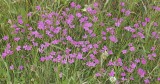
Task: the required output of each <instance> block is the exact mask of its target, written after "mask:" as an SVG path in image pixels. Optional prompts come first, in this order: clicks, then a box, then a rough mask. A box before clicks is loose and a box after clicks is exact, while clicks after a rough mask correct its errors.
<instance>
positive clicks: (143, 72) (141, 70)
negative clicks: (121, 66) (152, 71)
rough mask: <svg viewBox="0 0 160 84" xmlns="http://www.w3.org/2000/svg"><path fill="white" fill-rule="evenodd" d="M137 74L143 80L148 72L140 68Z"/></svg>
mask: <svg viewBox="0 0 160 84" xmlns="http://www.w3.org/2000/svg"><path fill="white" fill-rule="evenodd" d="M137 73H138V74H139V76H140V77H141V78H143V77H144V76H145V74H146V71H145V70H143V69H142V68H139V69H138V70H137Z"/></svg>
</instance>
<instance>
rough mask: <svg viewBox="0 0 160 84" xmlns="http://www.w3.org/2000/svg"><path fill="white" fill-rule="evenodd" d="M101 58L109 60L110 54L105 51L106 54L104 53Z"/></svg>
mask: <svg viewBox="0 0 160 84" xmlns="http://www.w3.org/2000/svg"><path fill="white" fill-rule="evenodd" d="M101 57H102V59H104V60H105V59H107V57H108V52H107V51H105V52H104V53H102V55H101Z"/></svg>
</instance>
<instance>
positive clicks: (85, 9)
mask: <svg viewBox="0 0 160 84" xmlns="http://www.w3.org/2000/svg"><path fill="white" fill-rule="evenodd" d="M84 6H85V7H84V8H83V9H82V11H87V8H88V7H89V6H90V5H84Z"/></svg>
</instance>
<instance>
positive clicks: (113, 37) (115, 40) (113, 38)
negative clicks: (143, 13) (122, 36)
mask: <svg viewBox="0 0 160 84" xmlns="http://www.w3.org/2000/svg"><path fill="white" fill-rule="evenodd" d="M109 39H110V41H112V42H114V43H117V42H118V39H117V38H116V37H115V36H114V35H112V36H109Z"/></svg>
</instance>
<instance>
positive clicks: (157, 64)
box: [0, 0, 160, 84]
mask: <svg viewBox="0 0 160 84" xmlns="http://www.w3.org/2000/svg"><path fill="white" fill-rule="evenodd" d="M71 2H75V3H76V4H80V5H81V9H75V8H74V7H73V8H71ZM95 2H97V3H98V7H97V8H96V7H95V10H96V13H95V14H90V11H83V10H82V9H83V8H85V5H90V6H91V7H93V4H94V3H95ZM121 2H124V3H125V6H120V3H121ZM37 6H40V10H38V9H36V7H37ZM152 6H160V2H158V0H0V11H1V12H0V56H1V58H0V84H112V83H113V84H115V83H116V84H119V83H120V84H121V83H122V84H148V83H149V82H150V84H159V83H160V69H159V68H160V58H159V57H160V53H159V52H160V40H159V39H160V34H159V33H160V28H159V27H160V25H159V24H160V23H159V22H160V18H159V17H160V11H157V10H154V9H153V8H152ZM88 7H89V6H88ZM66 8H69V9H70V10H69V11H68V12H67V14H68V15H70V14H73V15H74V20H73V21H72V24H73V25H74V26H75V28H70V26H69V25H68V24H67V21H66V19H67V16H66V17H63V18H62V20H61V21H63V19H65V20H64V22H61V21H60V24H59V25H58V26H60V27H61V28H62V29H63V30H65V29H67V35H63V31H62V30H61V31H60V32H59V33H58V34H54V36H53V37H49V35H47V34H46V30H47V29H45V30H43V29H42V30H41V29H39V25H38V23H39V21H45V19H44V18H43V17H41V16H43V14H44V17H45V14H46V16H47V15H49V13H51V12H56V13H57V14H59V15H62V13H63V12H64V11H65V10H66ZM122 8H124V9H126V10H129V11H130V14H129V15H125V13H122V12H121V9H122ZM29 12H31V13H32V15H31V16H30V17H28V16H27V14H28V13H29ZM77 12H80V13H81V14H82V16H86V17H88V21H86V22H84V23H80V22H79V19H80V18H78V17H76V13H77ZM109 13H111V16H109V15H108V16H107V14H109ZM17 16H21V17H22V20H23V24H20V22H18V21H17V20H20V19H21V18H17ZM94 16H96V17H97V18H98V20H97V21H95V22H94V21H93V18H94ZM52 18H53V21H54V22H56V20H59V16H57V17H56V15H55V16H54V17H52ZM114 18H116V19H118V20H113V19H114ZM120 18H122V19H123V21H122V22H120V23H119V24H120V26H116V25H115V23H116V22H119V19H120ZM147 18H149V19H150V20H149V22H146V25H145V26H143V22H145V19H147ZM9 21H11V22H9ZM65 21H66V22H65ZM87 22H90V23H91V24H92V25H91V28H90V29H91V30H93V33H92V34H96V36H95V37H92V36H91V34H89V33H88V31H85V27H84V26H83V25H84V24H85V23H87ZM155 22H157V23H158V26H156V23H155ZM46 23H47V22H46ZM101 23H102V24H103V25H104V26H103V25H101ZM136 23H138V24H139V27H138V28H135V27H134V25H135V24H136ZM14 24H16V25H17V26H18V27H16V28H20V29H22V31H23V29H24V30H25V31H24V32H21V31H18V30H17V31H18V33H15V30H16V28H14V27H13V25H14ZM26 24H29V26H26ZM40 26H41V25H40ZM52 26H53V27H54V28H56V27H57V25H56V23H52ZM87 26H88V25H87ZM129 26H130V27H131V28H132V29H135V30H136V31H135V32H132V29H130V30H129V29H128V28H129ZM29 27H32V28H33V29H32V30H33V31H34V30H36V31H38V32H39V33H40V34H41V35H43V38H37V37H34V35H32V34H31V33H32V30H28V29H29ZM125 27H127V29H128V31H127V29H124V28H125ZM106 28H113V29H111V30H108V32H107V31H106ZM54 31H56V30H54ZM103 31H105V32H106V34H105V35H102V32H103ZM138 32H139V33H140V34H139V36H138V37H135V38H133V37H132V35H133V34H135V33H138ZM153 32H157V33H156V35H159V36H157V37H156V36H154V35H153V34H152V33H153ZM85 34H87V35H88V37H87V38H86V39H85V38H83V35H85ZM137 35H138V34H137ZM4 36H8V37H9V39H7V40H4ZM37 36H39V35H37ZM67 36H71V37H72V39H74V41H77V42H78V41H83V43H82V45H79V46H81V47H76V45H74V41H72V40H70V39H69V38H67ZM110 36H115V38H114V37H113V38H112V39H110V38H109V37H110ZM143 36H145V37H144V38H143ZM15 37H20V40H19V41H14V40H13V39H14V38H15ZM105 37H106V40H105V39H104V38H105ZM33 39H34V41H32V40H33ZM60 39H64V40H61V42H60V43H58V44H54V43H51V42H52V41H53V40H60ZM67 39H69V40H67ZM116 40H117V41H116ZM86 41H89V42H90V43H89V44H91V45H92V47H93V44H97V45H98V48H91V49H90V50H88V51H86V52H84V51H83V50H82V49H83V48H84V49H86V48H87V49H88V47H86V46H90V45H89V44H86V45H85V42H86ZM99 41H100V42H99ZM32 42H37V43H38V46H34V44H33V43H32ZM45 42H48V43H50V44H49V46H48V47H46V45H47V43H46V44H45ZM63 42H65V43H66V44H63ZM72 42H73V43H72ZM9 43H10V44H9ZM131 43H132V44H131ZM42 44H43V46H44V47H46V48H44V52H43V53H41V52H40V46H42ZM7 45H8V46H11V48H9V49H8V48H6V47H7ZM25 45H31V46H32V48H31V50H27V49H29V47H28V46H26V47H27V48H24V46H25ZM17 46H21V50H20V51H17V50H16V48H17ZM82 46H83V47H82ZM105 46H107V49H104V47H105ZM67 48H69V49H71V51H70V53H69V54H67V51H68V50H67ZM132 48H135V49H132ZM151 48H155V50H154V49H153V50H152V49H151ZM5 49H6V50H11V52H12V51H13V53H11V55H7V56H5V57H3V53H4V52H5ZM94 50H96V51H97V52H98V53H97V54H94ZM123 50H127V53H126V54H124V53H122V51H123ZM52 51H55V52H56V55H55V56H52V57H53V58H57V59H58V57H56V56H57V55H61V56H62V57H63V58H65V57H66V59H67V63H65V59H61V60H60V62H53V58H48V60H47V57H49V56H50V53H51V52H52ZM104 51H106V53H105V52H104ZM9 52H10V51H9ZM77 53H81V54H83V58H82V59H80V58H78V57H77V58H73V59H74V62H73V63H69V62H68V60H70V58H67V56H70V57H71V56H72V55H74V54H76V56H77V55H78V54H77ZM150 54H153V56H152V55H151V58H153V59H154V60H152V59H150V58H149V56H150ZM155 54H156V56H154V55H155ZM43 57H44V59H43ZM41 59H42V60H41ZM118 59H120V60H121V61H117V60H118ZM136 59H139V61H140V62H135V61H137V60H136ZM97 60H98V63H97V64H96V63H95V62H96V61H97ZM92 61H95V62H92ZM111 61H112V62H113V65H110V66H108V63H109V62H111ZM88 62H91V63H93V64H87V63H88ZM121 62H122V65H121ZM145 62H146V63H145ZM114 63H115V64H114ZM94 64H95V65H94ZM132 64H133V65H132ZM134 64H135V67H134ZM20 66H22V67H23V68H21V69H20ZM125 67H127V69H125ZM133 67H134V68H133ZM141 69H142V70H141ZM112 70H113V72H112ZM132 70H133V71H132ZM123 72H125V74H126V75H125V76H121V74H122V73H123ZM143 73H144V74H143ZM97 74H98V75H97ZM110 74H112V76H111V75H110ZM143 75H144V77H143ZM141 76H142V77H141ZM111 77H115V78H116V81H115V82H114V81H113V82H112V80H111V79H110V78H111ZM132 77H133V78H134V79H132ZM158 78H159V79H158ZM148 81H149V82H148Z"/></svg>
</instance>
